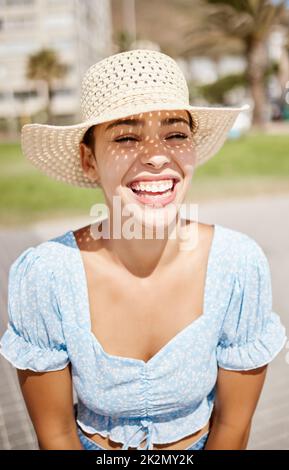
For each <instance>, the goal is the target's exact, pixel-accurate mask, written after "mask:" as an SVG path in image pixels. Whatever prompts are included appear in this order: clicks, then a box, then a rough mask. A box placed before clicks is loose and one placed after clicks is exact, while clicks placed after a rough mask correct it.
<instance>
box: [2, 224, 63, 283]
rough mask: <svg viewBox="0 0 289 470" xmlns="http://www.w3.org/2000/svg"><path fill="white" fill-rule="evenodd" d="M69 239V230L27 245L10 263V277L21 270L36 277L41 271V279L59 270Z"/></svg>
mask: <svg viewBox="0 0 289 470" xmlns="http://www.w3.org/2000/svg"><path fill="white" fill-rule="evenodd" d="M69 241H70V231H68V232H65V233H63V234H61V235H58V236H57V237H54V238H50V239H48V240H43V241H40V242H39V243H37V244H34V245H30V246H28V247H27V248H25V249H24V250H22V251H21V252H20V253H19V254H18V255H17V257H16V258H15V259H14V260H13V262H12V263H11V265H10V269H9V275H10V277H11V276H13V275H15V274H16V273H19V272H21V273H22V274H25V273H26V274H29V273H34V275H35V276H36V279H37V276H38V274H40V273H41V279H42V281H43V279H44V278H45V274H46V275H47V274H48V273H50V272H51V271H53V272H54V271H55V272H56V271H59V269H60V268H61V267H62V266H63V263H62V261H63V260H64V257H65V255H66V253H67V250H68V249H69V247H70V246H71V243H69ZM46 277H47V276H46Z"/></svg>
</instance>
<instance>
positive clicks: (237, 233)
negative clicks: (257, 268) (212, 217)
mask: <svg viewBox="0 0 289 470" xmlns="http://www.w3.org/2000/svg"><path fill="white" fill-rule="evenodd" d="M216 230H217V231H218V232H219V236H220V238H221V242H222V243H221V249H222V250H223V253H224V255H226V256H227V257H228V259H231V260H234V261H237V260H238V261H239V263H241V264H244V263H248V262H250V261H251V262H253V261H254V260H255V261H256V260H257V259H260V258H264V257H265V258H266V257H267V256H266V254H265V251H266V250H265V246H264V245H263V243H261V242H260V241H258V240H257V239H256V238H255V237H254V236H252V235H249V234H248V233H246V232H243V231H241V230H237V229H233V228H231V227H227V226H225V225H220V224H216ZM216 236H217V234H216Z"/></svg>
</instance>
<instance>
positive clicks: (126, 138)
mask: <svg viewBox="0 0 289 470" xmlns="http://www.w3.org/2000/svg"><path fill="white" fill-rule="evenodd" d="M129 140H131V141H137V139H136V138H135V137H130V136H128V137H118V138H117V139H115V142H128V141H129Z"/></svg>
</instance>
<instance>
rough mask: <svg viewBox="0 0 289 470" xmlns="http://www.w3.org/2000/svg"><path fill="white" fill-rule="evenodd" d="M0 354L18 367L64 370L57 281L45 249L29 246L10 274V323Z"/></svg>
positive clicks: (0, 343)
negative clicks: (44, 251)
mask: <svg viewBox="0 0 289 470" xmlns="http://www.w3.org/2000/svg"><path fill="white" fill-rule="evenodd" d="M0 345H1V349H0V353H1V354H2V355H3V356H4V357H5V358H6V359H7V360H8V361H9V362H11V363H12V365H14V366H15V367H16V368H18V369H30V370H33V371H36V372H44V371H53V370H59V369H63V368H64V367H65V366H66V365H67V364H68V363H69V358H68V355H67V349H66V345H65V340H64V335H63V330H62V324H61V315H60V312H59V309H58V304H57V297H56V280H55V277H54V274H53V270H52V269H50V268H49V265H48V263H47V260H46V259H45V255H44V253H43V250H42V251H41V249H39V246H36V247H29V248H27V249H26V250H25V251H23V252H22V253H21V254H20V255H19V256H18V258H16V260H15V261H14V262H13V263H12V265H11V266H10V270H9V276H8V325H7V329H6V331H5V332H4V334H3V336H2V338H1V340H0Z"/></svg>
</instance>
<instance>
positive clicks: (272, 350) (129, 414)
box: [0, 224, 287, 449]
mask: <svg viewBox="0 0 289 470" xmlns="http://www.w3.org/2000/svg"><path fill="white" fill-rule="evenodd" d="M8 315H9V321H8V325H7V329H6V331H5V332H4V335H3V336H2V338H1V342H0V344H1V350H0V352H1V354H2V355H3V356H4V357H5V358H6V359H7V360H8V361H10V362H11V363H12V364H13V365H14V366H15V367H16V368H18V369H31V370H33V371H55V370H59V369H63V368H64V367H66V366H67V365H68V364H69V363H71V372H72V378H73V386H74V390H75V392H76V395H77V398H78V415H77V423H78V425H79V426H80V428H82V429H83V430H84V431H86V432H88V433H91V434H93V433H96V432H97V433H99V434H101V435H102V436H104V437H107V436H109V437H110V439H111V440H112V441H115V442H119V443H122V444H123V446H122V448H123V449H127V448H128V447H137V448H138V449H143V448H142V447H140V444H141V443H142V442H143V440H146V445H145V447H144V448H149V449H152V448H153V447H152V446H153V444H166V443H171V442H175V441H177V440H179V439H181V438H184V437H185V436H188V435H191V434H192V433H194V432H196V431H198V430H199V429H201V428H202V427H203V426H204V425H205V424H206V423H207V422H208V420H209V418H210V415H211V413H212V410H213V406H214V397H215V384H216V379H217V373H218V367H222V368H224V369H230V370H249V369H255V368H257V367H260V366H262V365H265V364H267V363H269V362H270V361H272V359H274V357H275V356H276V355H277V354H278V353H279V352H280V350H281V349H282V348H283V346H284V344H285V342H286V339H287V338H286V332H285V328H284V326H283V325H282V323H281V322H280V318H279V315H277V313H275V312H273V311H272V293H271V278H270V268H269V264H268V261H267V258H266V256H265V254H264V251H263V250H262V248H261V247H260V246H259V245H258V244H257V242H256V241H255V240H254V239H252V238H251V237H249V236H248V235H246V234H244V233H242V232H239V231H236V230H232V229H230V228H227V227H224V226H222V225H218V224H215V231H214V236H213V240H212V244H211V248H210V253H209V259H208V265H207V273H206V282H205V292H204V311H203V314H202V315H201V316H200V317H198V318H197V319H195V320H194V321H192V322H191V323H190V324H189V325H188V326H186V327H185V328H183V329H182V330H181V331H180V332H179V333H177V334H176V335H175V336H174V337H173V338H172V339H171V340H170V341H168V343H167V344H166V345H165V346H163V347H162V348H161V349H160V350H159V351H158V352H157V353H156V354H155V355H154V356H153V357H152V358H151V359H149V360H148V361H147V362H145V361H143V360H141V359H134V358H129V357H123V356H115V355H111V354H108V353H106V352H105V351H104V349H103V347H102V346H101V344H100V343H99V341H98V339H97V337H96V336H95V335H94V334H93V333H92V332H91V321H90V314H89V301H88V290H87V283H86V277H85V270H84V265H83V262H82V256H81V252H80V250H79V248H78V245H77V243H76V239H75V237H74V234H73V231H72V230H69V231H67V232H66V233H64V234H61V235H60V236H58V237H55V238H52V239H50V240H48V241H44V242H41V243H40V244H38V245H37V246H34V247H29V248H27V249H26V250H25V251H23V252H22V253H21V254H20V255H19V256H18V258H16V260H15V261H14V262H13V263H12V265H11V267H10V271H9V280H8Z"/></svg>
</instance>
